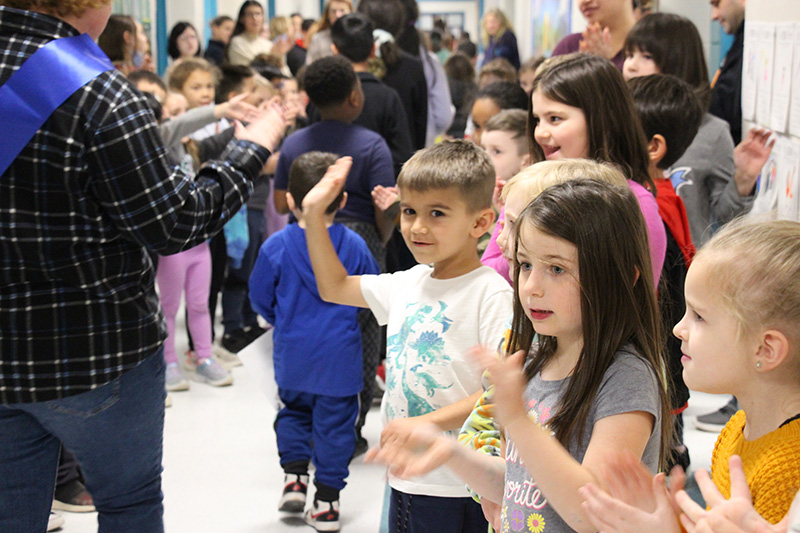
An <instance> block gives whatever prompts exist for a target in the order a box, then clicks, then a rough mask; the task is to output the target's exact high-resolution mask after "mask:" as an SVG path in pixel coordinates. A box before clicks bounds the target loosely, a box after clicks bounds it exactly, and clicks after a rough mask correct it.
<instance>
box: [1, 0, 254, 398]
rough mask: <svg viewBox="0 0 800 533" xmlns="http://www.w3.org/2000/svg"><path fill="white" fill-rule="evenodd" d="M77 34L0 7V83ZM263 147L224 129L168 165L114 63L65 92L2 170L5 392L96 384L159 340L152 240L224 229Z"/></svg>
mask: <svg viewBox="0 0 800 533" xmlns="http://www.w3.org/2000/svg"><path fill="white" fill-rule="evenodd" d="M77 34H78V33H77V31H76V30H75V29H74V28H72V27H71V26H70V25H68V24H66V23H64V22H63V21H60V20H59V19H56V18H53V17H50V16H46V15H41V14H37V13H32V12H29V11H20V10H15V9H10V8H5V7H0V85H1V84H3V83H5V81H6V80H8V78H9V77H10V76H11V75H12V74H13V73H14V72H15V71H16V70H17V69H18V68H19V67H20V66H21V65H22V63H23V62H24V61H25V60H26V59H27V58H28V57H30V56H31V55H32V54H33V53H34V52H35V51H36V50H38V49H39V48H40V47H41V46H43V45H45V44H46V43H48V42H50V41H51V40H53V39H57V38H61V37H69V36H72V35H77ZM53 76H58V73H57V72H54V73H53ZM41 81H42V83H47V80H41ZM1 135H2V134H0V136H1ZM268 155H269V152H268V151H267V150H266V149H264V148H263V147H260V146H258V145H255V144H253V143H249V142H243V141H239V142H238V143H237V142H235V141H233V142H231V144H230V145H229V146H228V148H227V150H226V153H225V154H224V155H223V158H222V159H223V160H221V161H216V162H212V163H209V164H207V165H206V166H205V167H204V168H203V169H201V170H200V171H199V173H198V175H197V177H196V179H194V178H193V177H192V176H189V175H187V174H186V173H184V172H183V171H181V170H180V169H179V168H175V169H172V168H170V167H169V165H168V163H167V159H166V152H165V149H164V146H163V143H162V141H161V139H160V137H159V134H158V130H157V127H156V124H155V121H154V118H153V114H152V112H151V111H150V110H149V108H148V107H147V105H146V101H145V99H144V98H143V97H142V95H141V94H140V93H138V92H137V91H136V90H135V89H133V87H132V86H131V85H130V84H129V83H128V82H127V80H126V79H125V77H124V76H122V75H121V74H119V73H118V72H113V71H111V72H106V73H104V74H101V75H100V76H98V77H97V78H95V79H94V80H93V81H91V82H89V83H88V84H87V85H86V86H84V87H83V88H81V89H80V90H78V91H77V92H76V93H75V94H73V95H72V96H71V97H70V98H69V99H68V100H67V101H66V102H65V103H64V104H62V105H61V106H60V107H59V108H58V109H57V110H56V111H55V113H53V115H52V116H51V117H50V118H49V119H48V120H47V122H46V123H45V124H44V126H42V128H41V129H40V130H39V131H38V132H37V133H36V135H35V136H34V137H33V139H32V140H31V141H30V142H29V143H28V145H27V146H26V147H25V149H24V150H23V151H22V153H21V154H20V155H19V156H18V157H17V158H16V160H15V161H14V163H12V165H11V167H9V169H8V170H7V171H6V172H5V173H4V174H3V175H2V176H0V404H13V403H21V402H23V403H24V402H40V401H47V400H51V399H57V398H63V397H66V396H71V395H74V394H78V393H81V392H85V391H88V390H91V389H93V388H95V387H98V386H101V385H103V384H105V383H108V382H109V381H111V380H113V379H115V378H117V377H119V376H120V375H122V374H123V373H125V372H126V371H128V370H130V369H131V368H133V367H135V366H136V365H137V364H139V363H140V362H141V361H142V360H143V359H144V358H145V357H147V356H148V355H150V354H152V353H153V352H154V351H155V350H157V349H158V348H159V347H160V345H161V344H162V342H163V340H164V338H165V337H166V330H165V327H164V324H163V316H162V313H161V308H160V305H159V302H158V299H157V296H156V292H155V287H154V273H153V265H152V262H151V261H150V258H149V255H148V250H151V251H155V252H158V253H159V254H162V255H164V254H170V253H176V252H179V251H181V250H185V249H188V248H191V247H192V246H195V245H197V244H199V243H201V242H203V241H204V240H205V239H208V238H209V237H210V236H211V235H213V234H214V233H215V232H217V231H219V230H220V229H221V228H222V226H223V225H224V224H225V222H226V221H227V220H228V219H229V218H230V216H232V215H233V214H234V213H236V211H238V210H239V208H240V206H241V205H242V203H243V202H244V201H245V200H246V199H247V198H248V197H249V195H250V192H251V191H252V185H251V183H250V181H249V180H250V179H253V178H255V177H256V176H257V175H258V173H259V171H260V169H261V168H262V167H263V165H264V163H265V162H266V159H267V157H268Z"/></svg>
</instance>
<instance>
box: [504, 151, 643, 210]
mask: <svg viewBox="0 0 800 533" xmlns="http://www.w3.org/2000/svg"><path fill="white" fill-rule="evenodd" d="M579 178H585V179H590V180H595V181H604V182H606V183H608V184H611V185H615V186H617V187H628V181H627V180H626V179H625V176H624V175H623V174H622V172H621V171H619V170H618V169H616V168H615V167H614V166H613V165H611V164H609V163H600V162H597V161H592V160H591V159H565V160H562V161H542V162H540V163H536V164H534V165H531V166H529V167H527V168H524V169H522V170H521V171H520V172H519V174H517V175H516V176H514V177H513V178H511V179H510V180H508V182H507V183H506V184H505V186H504V187H503V192H502V193H501V198H502V199H503V200H505V199H506V198H508V195H509V194H511V192H512V191H515V190H519V194H522V195H524V196H525V197H526V198H528V202H532V201H533V200H534V199H535V198H536V197H537V196H539V195H540V194H542V193H543V192H544V191H545V190H546V189H548V188H550V187H552V186H553V185H558V184H560V183H564V182H567V181H571V180H574V179H579ZM515 194H517V193H515Z"/></svg>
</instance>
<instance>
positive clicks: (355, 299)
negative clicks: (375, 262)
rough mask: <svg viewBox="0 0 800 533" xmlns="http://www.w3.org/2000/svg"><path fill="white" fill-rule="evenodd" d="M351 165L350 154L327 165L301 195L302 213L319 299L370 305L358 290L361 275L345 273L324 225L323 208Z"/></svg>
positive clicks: (363, 305)
mask: <svg viewBox="0 0 800 533" xmlns="http://www.w3.org/2000/svg"><path fill="white" fill-rule="evenodd" d="M352 165H353V159H352V158H351V157H342V158H340V159H338V160H337V161H336V163H334V164H333V165H331V166H330V167H328V171H327V172H326V173H325V176H324V177H323V178H322V179H321V180H320V181H319V183H317V184H316V185H315V186H314V188H313V189H311V190H310V191H308V193H307V194H306V196H305V198H303V214H302V216H303V220H304V221H305V224H306V242H307V244H308V255H309V257H310V258H311V267H312V268H313V269H314V277H315V278H316V280H317V290H318V291H319V296H320V298H322V299H323V300H325V301H326V302H331V303H336V304H342V305H352V306H354V307H369V304H367V301H366V300H365V299H364V296H363V295H362V293H361V276H348V275H347V270H346V269H345V268H344V265H342V262H341V261H340V260H339V256H338V255H337V254H336V250H335V249H334V248H333V243H332V242H331V237H330V235H329V234H328V228H327V226H326V224H325V210H326V209H327V208H328V206H329V205H330V204H331V202H333V201H334V200H335V199H336V197H337V196H338V195H339V191H341V190H342V187H344V182H345V181H346V180H347V173H348V172H350V167H351V166H352Z"/></svg>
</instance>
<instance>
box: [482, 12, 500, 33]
mask: <svg viewBox="0 0 800 533" xmlns="http://www.w3.org/2000/svg"><path fill="white" fill-rule="evenodd" d="M485 26H486V33H488V34H489V35H492V36H494V35H497V32H498V31H499V30H500V19H498V18H497V17H495V16H494V15H486V21H485Z"/></svg>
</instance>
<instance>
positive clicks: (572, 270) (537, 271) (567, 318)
mask: <svg viewBox="0 0 800 533" xmlns="http://www.w3.org/2000/svg"><path fill="white" fill-rule="evenodd" d="M516 248H517V249H516V255H517V261H519V279H518V280H517V290H518V291H519V299H520V302H522V308H523V309H524V310H525V316H527V317H528V320H530V321H531V323H532V324H533V329H534V330H535V331H536V333H538V334H540V335H548V336H551V337H557V338H558V340H559V345H561V343H562V342H564V345H565V346H566V345H568V344H571V343H574V342H578V341H580V340H581V339H582V338H583V328H582V318H581V288H580V281H579V280H580V278H579V276H578V249H577V248H576V247H575V245H574V244H572V243H571V242H568V241H566V240H564V239H561V238H559V237H554V236H552V235H548V234H547V233H544V232H543V231H540V230H539V229H537V228H535V227H533V225H532V224H528V223H526V224H525V227H523V228H521V231H520V235H519V239H518V241H517V246H516Z"/></svg>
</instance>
